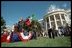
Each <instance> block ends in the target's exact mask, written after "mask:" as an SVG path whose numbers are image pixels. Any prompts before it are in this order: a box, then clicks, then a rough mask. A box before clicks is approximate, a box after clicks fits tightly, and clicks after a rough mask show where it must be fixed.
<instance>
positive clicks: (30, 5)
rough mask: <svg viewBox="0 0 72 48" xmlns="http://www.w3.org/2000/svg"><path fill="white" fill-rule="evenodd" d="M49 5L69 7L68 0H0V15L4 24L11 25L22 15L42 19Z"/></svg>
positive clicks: (24, 17)
mask: <svg viewBox="0 0 72 48" xmlns="http://www.w3.org/2000/svg"><path fill="white" fill-rule="evenodd" d="M51 5H55V6H56V7H58V8H62V9H71V2H70V1H1V16H2V17H3V18H4V20H5V21H6V25H9V26H12V25H13V24H15V23H17V22H18V21H19V19H20V17H22V18H23V19H24V20H25V19H26V18H27V17H28V16H32V14H34V15H35V16H36V18H37V19H38V20H39V19H42V18H43V17H44V15H45V14H46V13H47V12H48V9H49V8H50V6H51Z"/></svg>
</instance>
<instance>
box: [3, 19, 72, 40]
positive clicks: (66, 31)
mask: <svg viewBox="0 0 72 48" xmlns="http://www.w3.org/2000/svg"><path fill="white" fill-rule="evenodd" d="M23 25H24V20H23V19H20V20H19V22H18V23H16V24H14V25H13V28H12V30H11V32H10V33H8V31H7V30H4V31H3V32H4V33H3V34H7V35H9V34H11V33H12V34H13V33H14V34H15V32H24V35H25V36H27V35H29V32H30V30H27V31H26V30H24V28H23ZM28 25H29V24H28ZM31 32H32V37H31V39H37V36H36V31H35V30H32V31H31ZM47 35H48V36H49V38H53V39H54V38H55V37H56V36H62V35H63V36H67V35H71V27H69V26H68V25H66V26H65V27H59V28H58V30H55V26H53V27H52V28H50V29H48V33H47ZM13 37H14V36H13Z"/></svg>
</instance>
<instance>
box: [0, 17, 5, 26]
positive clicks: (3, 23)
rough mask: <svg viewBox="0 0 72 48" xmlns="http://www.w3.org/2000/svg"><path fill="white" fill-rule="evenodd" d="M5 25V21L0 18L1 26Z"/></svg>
mask: <svg viewBox="0 0 72 48" xmlns="http://www.w3.org/2000/svg"><path fill="white" fill-rule="evenodd" d="M3 25H6V23H5V20H4V19H3V17H1V26H3Z"/></svg>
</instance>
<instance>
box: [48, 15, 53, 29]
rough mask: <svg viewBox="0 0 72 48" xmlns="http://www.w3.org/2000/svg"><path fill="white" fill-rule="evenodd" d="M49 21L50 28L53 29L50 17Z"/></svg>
mask: <svg viewBox="0 0 72 48" xmlns="http://www.w3.org/2000/svg"><path fill="white" fill-rule="evenodd" d="M48 19H49V26H50V28H52V26H51V21H50V16H49V17H48Z"/></svg>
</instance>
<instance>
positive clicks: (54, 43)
mask: <svg viewBox="0 0 72 48" xmlns="http://www.w3.org/2000/svg"><path fill="white" fill-rule="evenodd" d="M1 47H71V38H70V37H56V38H55V39H50V38H48V37H38V38H37V40H34V39H33V40H30V41H28V42H26V43H24V42H22V41H19V42H14V43H1Z"/></svg>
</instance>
